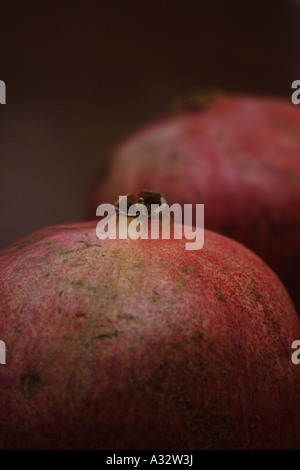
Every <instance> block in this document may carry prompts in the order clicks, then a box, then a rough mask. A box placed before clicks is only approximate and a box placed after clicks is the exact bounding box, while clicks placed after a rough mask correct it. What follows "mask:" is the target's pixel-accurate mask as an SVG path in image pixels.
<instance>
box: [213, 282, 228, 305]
mask: <svg viewBox="0 0 300 470" xmlns="http://www.w3.org/2000/svg"><path fill="white" fill-rule="evenodd" d="M215 291H216V295H217V299H218V300H219V301H220V302H225V300H226V296H225V295H224V294H222V292H221V291H220V288H219V287H218V286H215Z"/></svg>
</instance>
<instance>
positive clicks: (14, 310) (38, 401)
mask: <svg viewBox="0 0 300 470" xmlns="http://www.w3.org/2000/svg"><path fill="white" fill-rule="evenodd" d="M95 227H96V224H95V222H89V223H80V224H69V225H65V226H62V225H60V226H53V227H50V228H46V229H43V230H40V231H37V232H35V233H33V234H31V235H30V236H27V237H25V238H23V239H22V240H19V241H17V242H15V243H14V244H12V245H10V246H8V247H7V248H6V249H4V250H2V251H1V252H0V294H1V295H0V332H1V339H2V340H3V341H4V342H5V344H6V349H7V361H6V365H1V366H0V374H1V380H0V448H1V449H106V450H111V449H119V450H120V449H135V450H139V449H152V450H157V449H158V450H161V449H290V448H295V447H296V446H297V428H298V429H299V416H300V415H299V370H300V369H299V368H297V366H296V365H294V364H293V363H292V361H291V354H292V352H293V351H292V350H291V344H292V342H293V341H294V340H295V339H300V323H299V320H298V318H297V314H296V311H295V309H294V307H293V304H292V302H291V301H290V298H289V296H288V294H287V292H286V290H285V288H284V287H283V285H282V284H281V283H280V281H279V280H278V278H277V277H276V275H275V274H274V273H273V272H272V271H271V270H270V269H269V268H268V267H267V266H266V265H265V264H264V263H263V262H262V261H261V259H259V258H258V257H257V256H256V255H255V254H253V253H252V252H250V251H249V250H248V249H246V248H245V247H243V246H242V245H240V244H239V243H237V242H234V241H232V240H230V239H228V238H226V237H223V236H221V235H218V234H216V233H213V232H209V231H206V232H205V244H204V248H203V249H201V250H199V251H186V250H185V240H162V239H160V240H130V239H128V240H108V239H107V240H102V241H100V240H99V239H98V238H97V237H96V233H95Z"/></svg>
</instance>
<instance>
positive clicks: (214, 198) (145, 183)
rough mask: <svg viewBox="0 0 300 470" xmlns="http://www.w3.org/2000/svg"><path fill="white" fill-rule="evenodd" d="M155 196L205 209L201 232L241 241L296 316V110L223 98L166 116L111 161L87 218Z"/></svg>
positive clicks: (299, 214) (299, 224)
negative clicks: (272, 276) (280, 287)
mask: <svg viewBox="0 0 300 470" xmlns="http://www.w3.org/2000/svg"><path fill="white" fill-rule="evenodd" d="M143 188H147V189H151V190H153V191H159V189H161V188H164V196H165V197H166V199H167V201H168V203H169V204H172V203H175V202H178V203H180V204H185V203H192V204H196V203H202V204H204V205H205V227H206V228H208V229H210V230H214V231H217V232H219V233H222V234H224V235H226V236H229V237H230V238H234V239H235V240H237V241H240V242H241V243H243V244H244V245H246V246H248V247H249V248H250V249H252V250H253V251H255V252H256V253H257V254H258V255H259V256H260V257H262V258H263V259H264V260H265V261H266V262H267V264H269V266H271V268H272V269H274V271H275V272H276V273H277V274H278V276H279V277H280V278H281V280H282V281H283V283H284V284H285V286H286V287H287V289H288V291H289V293H290V294H291V296H292V298H293V300H294V302H295V304H296V307H297V308H298V309H299V310H300V289H299V284H300V111H299V109H298V108H297V106H295V105H293V104H292V103H291V102H288V101H285V100H282V99H275V98H257V97H247V96H236V97H234V96H220V97H218V98H217V99H216V100H215V101H214V102H213V103H212V104H211V105H210V106H206V107H204V109H201V110H199V111H198V112H190V113H182V114H178V115H174V116H171V117H168V118H166V119H164V120H162V121H160V122H157V123H155V124H154V125H152V126H149V127H146V128H145V129H144V130H142V131H141V132H138V133H137V134H135V135H134V136H132V137H131V138H129V139H128V140H127V141H126V142H125V143H124V144H123V145H121V146H120V147H119V148H118V149H117V150H116V151H115V153H114V154H113V159H112V164H111V168H110V170H109V172H108V176H107V178H106V179H105V178H103V177H102V176H101V175H100V176H99V178H97V179H96V180H95V181H94V183H93V185H92V189H91V192H90V196H89V204H88V205H89V216H90V218H95V214H96V207H97V206H98V205H99V204H100V203H103V202H110V203H114V202H115V201H116V200H117V199H118V196H119V195H120V194H127V193H129V192H132V191H133V192H134V193H135V194H138V193H139V191H140V190H141V189H143Z"/></svg>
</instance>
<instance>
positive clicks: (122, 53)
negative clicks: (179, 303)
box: [0, 0, 300, 247]
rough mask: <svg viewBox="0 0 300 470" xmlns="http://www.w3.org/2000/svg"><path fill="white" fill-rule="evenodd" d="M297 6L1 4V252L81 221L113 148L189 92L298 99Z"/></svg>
mask: <svg viewBox="0 0 300 470" xmlns="http://www.w3.org/2000/svg"><path fill="white" fill-rule="evenodd" d="M299 56H300V2H299V3H297V1H292V0H282V1H276V0H272V1H263V0H261V1H256V0H254V1H240V0H235V1H233V0H232V1H231V0H227V1H226V0H224V1H217V0H212V1H208V0H207V1H200V0H199V1H192V0H180V1H178V0H169V1H163V0H160V1H156V0H151V1H150V0H139V1H131V0H123V1H120V0H119V1H118V0H107V1H81V2H80V1H74V0H73V1H63V0H62V1H60V2H56V1H40V0H39V1H30V0H27V1H26V2H25V1H19V2H16V1H15V2H14V1H9V2H8V1H5V2H3V1H1V2H0V79H1V80H4V81H5V82H6V86H7V104H6V105H4V106H0V211H1V233H0V247H3V246H5V245H6V244H8V243H10V242H11V241H13V240H15V239H16V238H18V237H20V236H23V235H25V234H27V233H28V232H31V231H33V230H35V229H37V228H40V227H42V226H45V225H49V224H54V223H60V222H66V221H75V220H79V219H81V218H82V217H83V214H84V208H85V200H86V192H87V188H88V184H89V181H90V180H91V177H92V175H93V174H94V173H95V172H96V170H97V168H98V167H99V165H100V163H101V161H104V160H105V159H107V158H109V151H110V149H111V148H112V147H113V146H114V145H115V144H116V143H118V142H120V141H121V140H122V139H123V138H124V137H125V136H127V135H128V134H129V133H131V132H132V131H134V130H135V129H136V128H138V127H140V126H142V125H144V124H145V123H147V122H149V121H151V120H152V119H154V118H156V117H158V116H159V115H161V114H163V113H166V112H167V111H168V109H169V107H170V103H171V102H172V100H173V99H174V97H176V96H180V95H182V94H183V93H185V91H186V90H190V89H195V88H202V87H218V88H221V89H224V90H225V91H242V92H251V93H267V94H277V95H283V96H286V97H287V98H288V99H290V96H291V83H292V81H293V80H296V79H300V70H299Z"/></svg>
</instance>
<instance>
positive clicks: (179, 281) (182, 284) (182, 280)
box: [176, 277, 186, 287]
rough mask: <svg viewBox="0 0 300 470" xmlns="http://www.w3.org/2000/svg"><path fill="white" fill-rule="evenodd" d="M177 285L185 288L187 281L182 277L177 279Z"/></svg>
mask: <svg viewBox="0 0 300 470" xmlns="http://www.w3.org/2000/svg"><path fill="white" fill-rule="evenodd" d="M176 283H177V284H178V285H179V286H180V287H184V286H185V285H186V279H183V278H182V277H180V278H179V279H177V281H176Z"/></svg>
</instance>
